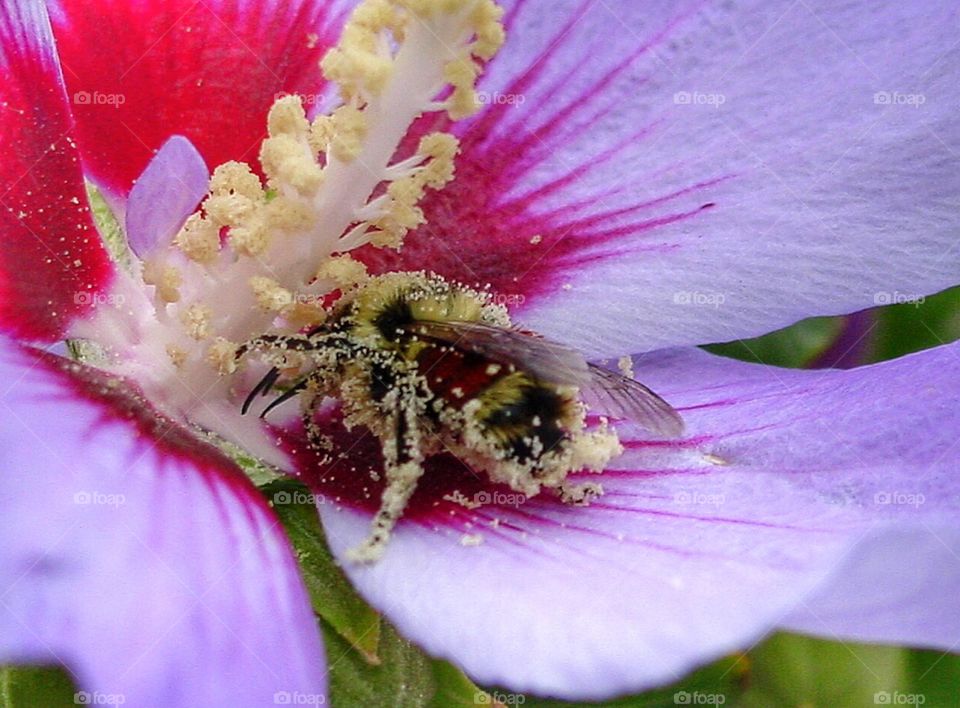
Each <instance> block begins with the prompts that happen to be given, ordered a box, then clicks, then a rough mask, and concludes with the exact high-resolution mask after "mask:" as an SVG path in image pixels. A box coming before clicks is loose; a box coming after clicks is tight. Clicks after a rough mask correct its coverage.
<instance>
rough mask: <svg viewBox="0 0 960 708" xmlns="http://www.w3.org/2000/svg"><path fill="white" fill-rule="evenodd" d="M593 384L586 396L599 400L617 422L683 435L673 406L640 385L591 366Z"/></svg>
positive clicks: (680, 421)
mask: <svg viewBox="0 0 960 708" xmlns="http://www.w3.org/2000/svg"><path fill="white" fill-rule="evenodd" d="M587 367H588V369H589V370H590V383H588V384H586V385H585V386H584V393H585V394H587V395H588V396H590V397H592V398H594V399H596V400H597V402H598V403H599V404H600V405H601V406H602V407H603V410H604V412H605V413H608V414H610V415H611V416H614V417H616V418H629V419H630V420H632V421H633V422H635V423H638V424H640V425H642V426H643V427H644V428H646V429H647V430H649V431H651V432H653V433H657V434H659V435H663V436H664V437H669V438H675V437H679V436H680V435H682V434H683V428H684V425H683V418H681V417H680V414H679V413H677V411H676V410H674V408H673V406H671V405H670V404H669V403H667V402H666V401H665V400H663V399H662V398H660V396H658V395H657V394H655V393H654V392H653V391H651V390H650V389H649V388H647V387H646V386H644V385H643V384H642V383H640V382H639V381H634V380H633V379H631V378H627V377H626V376H621V375H620V374H618V373H616V372H614V371H610V370H609V369H604V368H603V367H602V366H597V365H596V364H588V365H587Z"/></svg>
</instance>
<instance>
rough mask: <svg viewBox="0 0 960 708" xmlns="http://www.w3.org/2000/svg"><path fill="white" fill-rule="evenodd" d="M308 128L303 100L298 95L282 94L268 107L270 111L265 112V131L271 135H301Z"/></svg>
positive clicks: (305, 132)
mask: <svg viewBox="0 0 960 708" xmlns="http://www.w3.org/2000/svg"><path fill="white" fill-rule="evenodd" d="M309 130H310V122H309V121H308V120H307V114H306V113H305V112H304V110H303V101H302V100H301V99H300V97H299V96H284V97H282V98H280V99H278V100H277V101H275V102H274V104H273V105H272V106H271V107H270V112H269V113H268V114H267V132H268V133H269V134H270V136H271V137H275V136H277V135H291V136H294V137H297V136H303V135H306V134H307V132H308V131H309Z"/></svg>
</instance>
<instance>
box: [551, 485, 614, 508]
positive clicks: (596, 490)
mask: <svg viewBox="0 0 960 708" xmlns="http://www.w3.org/2000/svg"><path fill="white" fill-rule="evenodd" d="M557 491H558V492H559V493H560V500H561V501H562V502H563V503H564V504H571V505H573V506H586V505H587V504H589V503H590V502H591V501H593V500H594V499H596V498H597V497H599V496H600V495H601V494H603V487H601V486H600V485H599V484H596V483H595V482H584V483H582V484H571V483H570V482H561V483H560V484H558V485H557Z"/></svg>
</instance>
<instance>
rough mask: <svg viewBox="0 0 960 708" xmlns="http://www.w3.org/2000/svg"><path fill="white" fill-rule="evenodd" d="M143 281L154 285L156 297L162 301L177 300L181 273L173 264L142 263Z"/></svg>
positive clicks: (181, 283)
mask: <svg viewBox="0 0 960 708" xmlns="http://www.w3.org/2000/svg"><path fill="white" fill-rule="evenodd" d="M143 282H144V283H145V284H147V285H153V286H154V287H156V289H157V297H159V298H160V300H162V301H163V302H167V303H172V302H179V300H180V286H181V285H183V275H182V274H181V273H180V271H179V270H177V268H175V267H174V266H171V265H166V264H164V263H160V262H157V261H146V262H145V263H144V264H143Z"/></svg>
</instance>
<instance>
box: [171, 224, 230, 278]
mask: <svg viewBox="0 0 960 708" xmlns="http://www.w3.org/2000/svg"><path fill="white" fill-rule="evenodd" d="M173 242H174V244H176V246H177V247H178V248H179V249H180V250H181V251H182V252H183V253H184V255H186V256H187V258H189V259H190V260H192V261H195V262H197V263H202V264H207V265H208V264H210V263H213V262H214V261H215V260H216V259H217V256H218V255H219V254H220V229H219V228H218V227H217V225H216V224H214V223H211V222H210V221H207V220H206V219H204V218H203V217H202V216H201V215H200V214H192V215H191V216H190V218H189V219H187V222H186V223H185V224H184V225H183V228H182V229H180V233H178V234H177V235H176V237H175V238H174V240H173Z"/></svg>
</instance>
